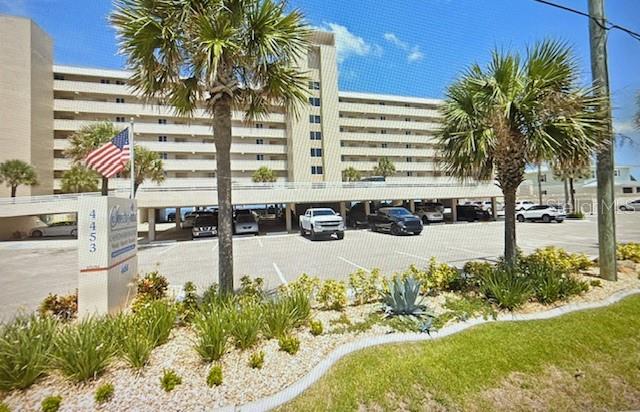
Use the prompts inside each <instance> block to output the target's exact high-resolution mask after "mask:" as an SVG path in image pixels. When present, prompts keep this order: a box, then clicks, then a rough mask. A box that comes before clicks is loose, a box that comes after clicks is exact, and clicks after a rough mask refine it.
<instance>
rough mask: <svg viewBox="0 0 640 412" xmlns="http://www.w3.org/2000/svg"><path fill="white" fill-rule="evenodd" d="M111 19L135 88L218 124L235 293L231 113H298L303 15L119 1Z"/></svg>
mask: <svg viewBox="0 0 640 412" xmlns="http://www.w3.org/2000/svg"><path fill="white" fill-rule="evenodd" d="M115 7H116V10H115V11H114V12H113V14H112V15H111V22H112V23H113V25H114V26H115V28H116V30H117V32H118V35H119V38H120V50H121V52H122V54H124V55H125V56H126V58H127V61H128V65H129V68H130V69H131V70H132V71H133V75H132V77H131V79H130V84H131V85H132V86H133V88H134V89H135V90H136V91H137V92H139V93H140V94H141V95H142V96H144V97H145V98H147V99H148V100H150V101H154V102H155V101H158V100H160V101H162V102H166V103H168V104H171V105H172V106H173V107H174V108H175V111H176V113H177V114H178V115H180V116H192V115H193V114H194V112H195V111H196V109H200V108H201V109H204V110H205V111H206V112H207V113H208V114H209V116H211V121H212V124H213V132H214V142H215V147H216V161H217V169H218V170H217V173H216V178H217V193H218V208H219V219H218V222H219V223H218V237H219V247H218V253H219V255H218V272H219V277H220V288H221V290H222V291H224V292H231V291H232V290H233V239H232V217H233V210H232V201H231V167H230V146H231V122H232V110H233V109H238V110H243V111H244V114H245V116H244V117H245V119H246V120H251V119H255V118H259V117H262V116H266V115H267V114H268V113H269V109H270V107H271V106H273V105H282V106H285V107H286V109H287V110H288V113H292V114H294V115H296V114H297V110H296V106H297V105H298V104H304V103H306V100H307V96H308V95H307V90H306V86H307V83H308V79H307V77H306V76H305V74H304V73H303V72H302V71H301V70H300V69H299V68H298V67H297V66H296V62H297V61H299V60H301V59H302V58H303V57H304V56H305V54H306V52H307V50H308V47H309V34H310V32H309V30H308V29H307V28H306V26H305V23H304V22H303V18H302V15H301V13H300V12H299V11H297V10H293V11H290V12H286V11H285V9H286V8H287V4H286V1H276V0H208V1H184V0H155V1H148V0H115Z"/></svg>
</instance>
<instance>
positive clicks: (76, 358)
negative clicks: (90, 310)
mask: <svg viewBox="0 0 640 412" xmlns="http://www.w3.org/2000/svg"><path fill="white" fill-rule="evenodd" d="M115 323H116V322H114V321H113V319H110V318H87V319H84V320H82V321H81V322H78V323H76V324H73V325H67V326H65V327H64V328H62V329H61V330H60V332H59V334H58V336H57V338H56V339H55V340H54V345H53V353H52V363H53V366H54V367H55V368H56V369H58V370H60V372H62V374H63V375H65V376H66V377H68V378H69V379H71V380H73V381H75V382H82V381H85V380H87V379H92V378H95V377H97V376H98V375H99V374H100V373H102V372H103V371H104V369H105V368H106V367H107V365H108V364H109V362H110V361H111V359H112V358H113V357H114V356H115V355H116V353H117V345H116V340H117V337H118V335H117V334H118V333H119V332H118V331H117V330H116V328H115Z"/></svg>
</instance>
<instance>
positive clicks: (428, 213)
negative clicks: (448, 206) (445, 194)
mask: <svg viewBox="0 0 640 412" xmlns="http://www.w3.org/2000/svg"><path fill="white" fill-rule="evenodd" d="M416 216H418V217H419V218H420V220H422V224H424V225H428V224H430V223H439V222H444V206H443V205H442V203H422V204H420V205H419V206H418V207H417V208H416Z"/></svg>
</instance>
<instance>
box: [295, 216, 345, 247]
mask: <svg viewBox="0 0 640 412" xmlns="http://www.w3.org/2000/svg"><path fill="white" fill-rule="evenodd" d="M299 225H300V234H301V235H302V236H306V235H307V234H309V235H310V236H311V240H316V239H317V238H319V237H321V236H324V237H330V236H332V235H334V234H335V235H336V237H337V238H338V239H344V221H343V220H342V216H340V215H339V214H337V213H336V212H334V211H333V209H329V208H312V209H307V211H306V212H305V214H304V215H302V216H300V220H299Z"/></svg>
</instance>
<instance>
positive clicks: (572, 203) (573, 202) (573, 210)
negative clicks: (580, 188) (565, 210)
mask: <svg viewBox="0 0 640 412" xmlns="http://www.w3.org/2000/svg"><path fill="white" fill-rule="evenodd" d="M569 193H571V212H572V213H573V212H575V211H576V193H575V190H574V189H573V177H571V178H569Z"/></svg>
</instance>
